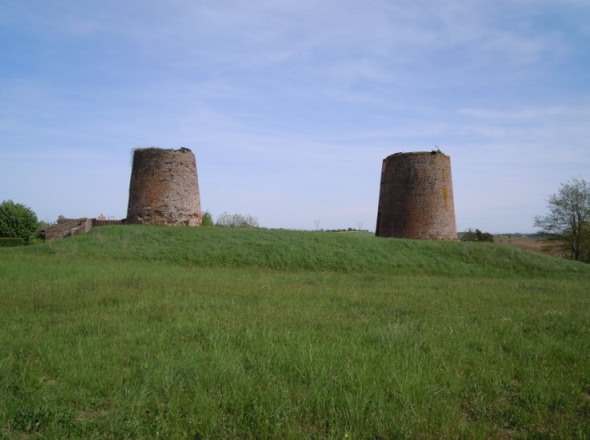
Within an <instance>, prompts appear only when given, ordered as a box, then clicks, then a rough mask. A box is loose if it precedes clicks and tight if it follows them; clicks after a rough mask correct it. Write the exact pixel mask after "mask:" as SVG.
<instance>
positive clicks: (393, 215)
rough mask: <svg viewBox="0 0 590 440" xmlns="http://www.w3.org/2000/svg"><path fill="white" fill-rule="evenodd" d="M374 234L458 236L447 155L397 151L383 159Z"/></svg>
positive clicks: (411, 236) (402, 236)
mask: <svg viewBox="0 0 590 440" xmlns="http://www.w3.org/2000/svg"><path fill="white" fill-rule="evenodd" d="M375 235H377V236H380V237H397V238H419V239H429V240H456V239H457V227H456V224H455V205H454V201H453V184H452V178H451V158H450V157H449V156H446V155H444V154H442V153H441V152H439V151H433V152H416V153H397V154H392V155H391V156H388V157H387V158H385V159H384V160H383V168H382V170H381V190H380V193H379V208H378V212H377V228H376V232H375Z"/></svg>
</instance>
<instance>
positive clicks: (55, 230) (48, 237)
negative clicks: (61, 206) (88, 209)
mask: <svg viewBox="0 0 590 440" xmlns="http://www.w3.org/2000/svg"><path fill="white" fill-rule="evenodd" d="M91 229H92V219H89V218H69V219H68V218H63V217H60V218H59V219H58V220H57V225H55V226H51V227H49V228H47V229H45V241H53V240H61V239H62V238H66V237H74V236H76V235H79V234H85V233H86V232H90V230H91Z"/></svg>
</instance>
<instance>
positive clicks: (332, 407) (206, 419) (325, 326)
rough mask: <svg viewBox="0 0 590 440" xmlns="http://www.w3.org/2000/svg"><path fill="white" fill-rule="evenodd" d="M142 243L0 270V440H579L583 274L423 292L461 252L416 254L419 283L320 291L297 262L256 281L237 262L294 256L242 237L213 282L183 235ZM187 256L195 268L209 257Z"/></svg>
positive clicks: (15, 261) (73, 245) (76, 251)
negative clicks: (255, 250) (258, 251)
mask: <svg viewBox="0 0 590 440" xmlns="http://www.w3.org/2000/svg"><path fill="white" fill-rule="evenodd" d="M134 229H135V230H136V231H137V234H138V235H139V236H141V237H142V242H141V243H140V242H134V241H133V235H132V234H134V233H135V232H134ZM203 229H204V228H203ZM149 230H150V228H147V231H148V232H145V231H146V230H144V229H143V228H132V229H129V232H127V231H125V230H124V229H114V230H113V234H114V235H111V231H108V230H107V231H105V232H103V231H100V230H97V231H96V232H101V233H102V235H96V234H94V235H89V236H87V237H85V238H84V239H83V240H78V239H75V240H71V241H69V242H67V241H63V242H61V243H59V244H58V243H56V245H57V246H49V247H47V246H41V247H39V248H36V249H28V250H27V249H25V250H22V251H19V252H14V251H13V250H7V251H6V252H4V251H2V252H0V263H1V265H0V310H1V311H2V313H1V314H0V437H6V438H189V439H194V438H203V439H205V438H224V439H225V438H236V439H237V438H240V439H241V438H339V439H342V438H345V437H348V438H384V439H390V438H417V437H420V438H433V439H434V438H531V437H537V438H585V436H587V435H588V434H589V433H590V365H589V362H588V353H590V304H589V303H590V298H589V295H588V288H587V286H588V276H587V274H588V271H587V270H586V266H582V265H573V266H572V267H574V269H571V270H569V271H568V270H564V271H562V272H560V271H559V270H558V269H554V270H553V271H551V272H548V271H546V273H544V274H542V273H541V272H542V271H541V270H538V269H534V268H535V267H536V266H537V265H539V264H541V265H543V264H547V265H548V264H549V263H547V262H546V261H551V260H545V259H543V257H541V260H535V259H533V260H529V261H526V262H525V266H527V267H529V268H531V267H532V268H533V269H530V271H531V274H529V275H523V276H519V275H518V273H519V271H518V270H514V271H512V272H511V273H509V276H507V277H500V276H498V275H497V270H498V269H497V268H498V267H499V266H500V264H503V263H498V262H493V261H492V262H490V266H491V269H490V272H489V274H488V275H484V273H485V270H486V268H485V266H482V267H478V266H477V263H475V262H473V260H471V261H469V260H464V264H466V265H467V267H469V268H470V270H472V271H474V272H475V273H479V275H477V276H475V275H468V274H466V273H464V272H465V271H464V268H465V266H463V265H461V264H459V265H457V266H456V267H457V272H458V273H457V274H452V267H453V266H452V263H449V264H451V266H444V267H446V269H444V270H446V271H451V273H446V274H444V275H441V274H438V272H439V271H440V270H441V269H440V268H438V266H436V264H437V263H436V262H438V261H439V257H437V256H436V253H437V249H443V251H441V252H443V253H444V254H445V255H446V256H445V258H450V257H449V255H462V254H461V253H460V252H459V251H456V252H459V253H456V254H455V253H454V252H455V251H452V248H453V245H456V246H461V244H460V243H455V244H453V243H450V244H449V245H451V246H450V247H448V248H447V247H445V246H441V247H438V248H437V246H438V245H433V246H432V247H431V248H430V249H429V247H428V245H427V244H423V243H419V244H417V245H416V246H418V248H419V249H421V250H422V251H424V252H429V253H430V256H429V257H427V258H425V259H424V260H423V263H422V264H423V269H424V272H425V273H426V275H418V274H417V273H416V270H417V268H416V264H418V261H414V262H413V263H407V265H405V266H404V265H403V263H400V265H399V266H395V267H392V268H382V269H380V270H372V271H362V270H358V267H362V266H359V265H361V263H360V262H356V263H355V262H354V260H350V263H349V265H350V267H351V268H354V270H352V269H347V271H346V272H345V271H338V270H332V271H330V270H327V268H326V267H325V265H328V266H329V265H331V264H333V263H332V262H330V261H334V259H332V260H330V258H331V257H330V256H329V252H327V251H326V252H325V255H326V256H325V257H322V259H321V261H323V263H322V264H324V266H321V265H320V268H321V269H322V270H319V271H313V270H297V269H296V264H302V262H301V260H298V259H291V260H290V258H289V257H285V256H284V257H282V258H279V257H276V258H278V260H277V261H281V263H280V264H282V265H284V266H287V267H286V268H283V269H282V270H272V269H268V268H265V267H255V265H254V264H252V261H253V260H252V259H253V258H255V255H250V253H251V250H250V249H248V246H256V243H257V241H258V240H262V241H263V242H264V240H269V241H272V240H275V244H276V246H277V248H276V249H275V251H274V252H275V255H280V253H281V252H283V251H286V250H288V249H290V248H295V247H296V245H295V244H292V245H291V244H285V243H282V242H281V238H280V237H281V234H280V233H279V232H276V233H275V232H273V234H276V235H273V236H272V237H266V238H265V237H264V233H261V232H260V231H253V232H252V235H251V236H250V237H248V234H247V233H245V232H242V233H241V234H243V235H241V237H242V238H240V239H239V240H238V241H239V245H240V246H242V249H241V250H237V249H233V248H232V246H230V245H229V244H228V242H226V248H225V251H226V252H228V253H230V254H233V256H232V257H231V259H230V260H223V261H226V262H227V261H231V264H229V263H228V264H223V265H222V266H223V267H215V265H214V264H213V263H212V262H211V260H210V259H209V260H207V263H206V264H202V265H199V264H198V261H199V260H198V258H204V257H202V256H198V257H197V256H196V255H198V254H199V252H202V251H199V252H195V253H193V252H189V251H187V250H184V248H183V246H182V245H181V244H180V243H176V241H178V242H182V241H184V242H185V244H186V245H187V246H188V245H191V246H192V245H194V244H195V243H193V242H191V241H190V240H187V239H186V238H185V237H183V238H181V239H177V238H174V237H175V234H176V233H177V232H174V231H180V232H178V233H179V234H181V236H182V234H184V233H185V232H184V230H181V229H174V228H173V229H170V230H168V229H166V230H164V235H163V237H166V239H165V240H162V235H160V234H162V232H161V231H160V230H159V229H157V230H156V232H155V236H153V237H151V238H150V232H149ZM168 231H172V232H168ZM283 232H285V235H286V236H287V238H288V240H291V239H293V240H294V241H297V240H299V241H301V240H305V233H293V234H295V235H294V236H293V237H291V236H289V234H291V232H289V231H283ZM117 234H120V235H117ZM125 234H128V235H125ZM152 234H153V233H152ZM211 234H212V235H210V236H205V237H209V238H211V239H213V238H214V239H215V240H218V239H220V238H222V237H223V235H222V232H219V231H215V232H214V233H211ZM217 234H220V235H217ZM257 234H258V235H257ZM308 234H311V235H312V238H313V240H316V241H315V243H316V244H315V246H316V247H319V248H321V247H322V246H328V247H331V246H336V244H338V245H339V247H340V248H346V247H347V246H350V247H355V248H357V249H358V248H362V247H363V246H364V245H363V243H368V244H366V246H368V247H369V248H370V247H371V246H376V247H378V246H382V245H381V243H382V242H381V241H379V240H376V239H375V240H374V239H373V237H368V236H364V237H363V236H356V237H355V236H353V235H352V234H346V235H339V236H336V235H334V236H333V235H329V234H317V235H315V233H308ZM238 235H239V234H237V235H235V236H233V237H234V238H232V236H231V235H229V238H228V241H231V240H232V239H236V238H235V237H238ZM257 237H258V238H257ZM301 237H304V238H301ZM324 237H326V241H327V244H326V243H324V242H323V241H322V240H323V238H324ZM334 237H336V238H334ZM340 237H344V238H340ZM80 238H81V237H80ZM296 238H297V239H296ZM100 240H102V248H99V247H98V244H96V242H98V241H100ZM125 240H128V242H127V246H125V245H124V244H123V243H124V241H125ZM202 240H203V242H202V243H201V245H202V247H207V246H209V247H210V249H211V250H210V251H207V252H206V253H205V255H207V256H208V258H210V256H211V253H212V252H213V249H214V246H213V245H212V244H206V243H205V242H206V238H202ZM236 240H237V239H236ZM248 240H250V244H249V245H248V244H247V243H248ZM332 240H335V241H332ZM340 240H342V241H340ZM347 240H349V241H355V240H356V242H358V243H360V244H357V243H356V242H355V243H354V244H350V243H347ZM156 242H161V243H162V244H161V246H162V248H163V249H162V250H166V249H167V247H169V248H175V249H178V252H181V253H182V252H184V254H183V255H184V256H185V257H183V258H181V259H176V258H174V257H173V254H174V253H173V252H172V251H171V250H170V251H169V250H166V252H170V253H169V254H166V255H170V258H169V261H166V259H165V258H162V257H160V258H156V257H155V256H153V255H154V254H153V251H154V249H153V247H155V246H156V244H155V243H156ZM392 242H393V240H392ZM245 243H246V244H245ZM334 243H336V244H334ZM144 246H145V247H144ZM302 246H304V247H305V246H308V247H311V245H310V244H309V243H308V244H305V243H303V244H302ZM404 246H405V247H407V248H409V250H408V253H409V255H410V259H412V258H416V259H417V258H418V257H416V256H415V255H413V254H412V252H415V251H412V249H411V248H412V246H413V242H408V243H404V242H402V243H401V244H398V245H395V246H394V245H393V244H390V243H389V242H388V241H385V247H386V248H388V247H391V248H392V249H393V248H395V249H396V250H397V251H398V252H403V247H404ZM117 248H119V249H120V250H119V251H117ZM259 248H264V245H263V244H259ZM448 249H451V250H450V251H449V250H448ZM466 249H468V250H472V249H490V252H491V254H490V255H494V252H500V253H502V252H510V251H508V250H503V248H500V250H499V251H498V250H496V248H493V247H486V248H478V247H474V248H466ZM360 251H361V252H368V251H366V250H363V249H360ZM309 252H311V250H310V251H309ZM318 252H319V253H320V254H321V255H324V251H322V250H321V249H319V250H318ZM461 252H462V251H461ZM236 255H243V256H244V258H245V259H246V261H248V264H243V260H242V261H240V260H239V259H238V257H237V256H236ZM346 255H348V254H347V253H346V252H344V257H346ZM516 255H517V259H522V260H527V256H528V254H526V253H520V252H519V253H518V254H516ZM344 257H343V258H344ZM220 258H222V259H223V258H226V259H227V258H229V257H227V256H225V257H220ZM346 258H350V257H346ZM474 258H476V259H479V260H485V259H486V258H487V259H490V260H492V259H493V257H492V256H487V257H486V256H477V257H474ZM507 258H508V257H507ZM535 258H537V257H536V256H535ZM284 260H287V261H291V262H290V263H288V264H287V263H285V261H284ZM293 261H297V263H296V264H295V263H293ZM388 261H393V260H388ZM395 261H402V258H401V257H400V258H399V260H395ZM465 261H466V262H465ZM476 261H477V260H476ZM538 261H541V263H538ZM558 263H560V264H561V262H558ZM318 264H319V263H318ZM580 267H582V269H580ZM585 270H586V272H584V271H585ZM572 274H573V275H572Z"/></svg>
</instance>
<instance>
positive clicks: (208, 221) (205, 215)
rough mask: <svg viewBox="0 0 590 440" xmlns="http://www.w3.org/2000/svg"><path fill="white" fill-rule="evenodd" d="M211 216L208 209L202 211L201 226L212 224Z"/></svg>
mask: <svg viewBox="0 0 590 440" xmlns="http://www.w3.org/2000/svg"><path fill="white" fill-rule="evenodd" d="M213 225H214V223H213V216H212V215H211V213H210V212H209V211H205V212H204V213H203V219H202V220H201V226H213Z"/></svg>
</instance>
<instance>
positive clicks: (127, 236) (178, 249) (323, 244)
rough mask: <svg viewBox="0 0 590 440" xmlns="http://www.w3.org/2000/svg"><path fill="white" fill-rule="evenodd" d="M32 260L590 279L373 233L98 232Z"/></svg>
mask: <svg viewBox="0 0 590 440" xmlns="http://www.w3.org/2000/svg"><path fill="white" fill-rule="evenodd" d="M25 252H28V253H30V254H37V255H39V254H45V255H52V256H54V257H60V256H61V257H67V258H100V259H109V260H111V259H114V260H124V261H146V262H148V261H149V262H159V263H172V264H183V265H194V266H199V267H233V268H239V267H260V268H270V269H278V270H286V271H301V270H304V271H328V272H332V271H333V272H349V273H355V272H356V273H359V272H371V273H397V274H431V275H455V276H463V275H481V276H500V277H506V276H518V275H527V276H541V277H547V276H566V277H567V276H589V275H590V266H588V265H584V264H579V263H572V262H570V261H565V260H560V259H555V258H549V257H546V256H543V255H536V254H532V253H529V252H524V251H522V250H519V249H515V248H513V247H510V246H498V245H492V244H489V243H465V242H444V241H438V242H436V241H423V240H392V239H384V238H378V237H375V236H374V235H373V234H370V233H359V232H354V233H329V232H309V231H290V230H271V229H223V228H215V227H208V228H167V227H157V226H141V227H137V226H118V227H103V228H97V229H95V230H93V231H92V233H90V234H87V235H83V236H79V237H77V238H76V239H75V240H63V241H59V242H54V243H51V244H49V245H47V246H39V247H33V248H25Z"/></svg>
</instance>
